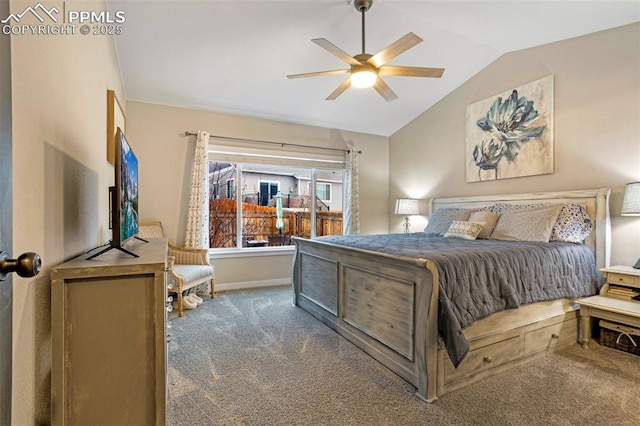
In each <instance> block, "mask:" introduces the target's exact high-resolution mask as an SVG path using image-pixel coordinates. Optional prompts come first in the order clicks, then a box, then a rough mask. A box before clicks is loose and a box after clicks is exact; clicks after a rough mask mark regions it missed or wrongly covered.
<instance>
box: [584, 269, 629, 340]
mask: <svg viewBox="0 0 640 426" xmlns="http://www.w3.org/2000/svg"><path fill="white" fill-rule="evenodd" d="M601 271H602V272H603V273H604V275H605V278H606V279H607V281H606V283H605V285H604V286H603V287H602V289H601V290H600V294H599V295H598V296H591V297H585V298H583V299H578V300H577V301H576V303H577V304H579V305H580V338H579V340H580V344H581V345H582V347H584V348H587V347H589V339H590V338H591V318H592V317H593V318H602V319H606V320H609V321H614V322H617V323H621V324H626V325H630V326H633V327H640V300H637V299H635V297H638V294H640V269H634V268H632V267H630V266H611V267H608V268H603V269H601Z"/></svg>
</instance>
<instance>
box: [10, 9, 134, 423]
mask: <svg viewBox="0 0 640 426" xmlns="http://www.w3.org/2000/svg"><path fill="white" fill-rule="evenodd" d="M85 5H86V4H85ZM25 7H26V3H25V2H12V3H11V11H12V12H14V13H19V12H22V10H24V8H25ZM91 8H92V9H94V10H103V9H105V8H106V6H105V4H104V2H101V1H98V2H92V3H91ZM11 53H12V55H11V60H12V90H13V102H12V104H13V194H14V198H13V230H14V236H13V249H14V254H20V253H22V252H25V251H35V252H37V253H39V254H40V255H41V256H42V259H43V269H42V271H41V272H40V275H38V276H37V277H35V278H33V279H22V278H19V277H17V276H16V277H14V279H13V283H14V293H13V395H12V399H13V401H12V411H13V413H12V416H13V424H15V425H32V424H48V423H50V409H51V404H50V395H51V392H50V386H51V382H50V374H51V306H50V299H51V290H50V281H49V271H50V268H51V267H52V266H55V265H57V264H60V263H62V262H63V261H65V260H67V259H69V258H71V257H75V256H76V255H79V254H81V253H83V252H85V251H86V250H88V249H89V248H92V247H95V246H97V245H98V244H101V243H103V242H104V241H105V239H106V238H108V237H109V236H110V233H109V232H108V209H109V207H108V187H109V186H110V185H113V167H112V166H111V165H110V164H109V163H107V161H106V114H107V112H106V92H107V89H113V90H115V91H116V93H117V96H118V98H119V99H122V100H124V99H125V95H124V89H123V86H122V81H121V78H120V71H119V66H118V60H117V57H116V54H115V47H114V41H113V39H112V38H111V37H109V36H89V35H87V36H83V35H79V34H78V35H77V36H37V35H36V36H30V35H20V36H12V37H11Z"/></svg>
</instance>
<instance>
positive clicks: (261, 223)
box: [209, 210, 342, 248]
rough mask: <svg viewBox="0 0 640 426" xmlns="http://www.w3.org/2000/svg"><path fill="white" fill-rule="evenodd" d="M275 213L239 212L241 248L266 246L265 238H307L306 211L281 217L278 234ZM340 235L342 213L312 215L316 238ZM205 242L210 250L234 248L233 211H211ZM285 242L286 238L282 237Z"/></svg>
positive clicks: (324, 212)
mask: <svg viewBox="0 0 640 426" xmlns="http://www.w3.org/2000/svg"><path fill="white" fill-rule="evenodd" d="M276 221H277V216H276V213H275V212H262V211H261V212H254V211H244V212H242V246H243V247H249V246H262V245H267V244H268V243H267V242H268V241H269V237H273V236H275V235H283V236H285V237H291V236H296V237H302V238H310V237H311V214H310V212H288V211H284V212H283V215H282V222H283V225H284V226H283V228H282V232H280V230H279V229H277V228H276ZM340 234H342V212H341V211H322V212H316V235H317V236H321V235H340ZM209 239H210V246H211V247H212V248H222V247H235V246H236V212H235V211H220V210H217V211H212V212H211V215H210V217H209ZM285 241H289V238H285Z"/></svg>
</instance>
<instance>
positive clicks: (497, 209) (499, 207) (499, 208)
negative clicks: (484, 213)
mask: <svg viewBox="0 0 640 426" xmlns="http://www.w3.org/2000/svg"><path fill="white" fill-rule="evenodd" d="M545 206H548V204H542V203H528V204H507V203H495V204H494V205H493V208H492V210H491V211H493V212H494V213H502V212H503V211H505V210H522V209H530V208H534V207H545Z"/></svg>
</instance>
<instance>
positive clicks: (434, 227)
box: [424, 208, 473, 235]
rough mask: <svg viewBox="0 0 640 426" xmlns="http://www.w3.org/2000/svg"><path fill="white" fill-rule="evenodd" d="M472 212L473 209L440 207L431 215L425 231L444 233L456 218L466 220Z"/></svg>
mask: <svg viewBox="0 0 640 426" xmlns="http://www.w3.org/2000/svg"><path fill="white" fill-rule="evenodd" d="M472 212H473V211H472V210H465V209H451V208H448V209H438V210H436V211H434V212H433V213H431V216H429V223H428V224H427V227H426V228H425V230H424V232H426V233H427V234H434V235H444V234H445V233H446V232H447V231H448V230H449V227H450V226H451V224H452V223H453V221H454V220H463V221H466V220H467V219H469V216H471V213H472Z"/></svg>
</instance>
